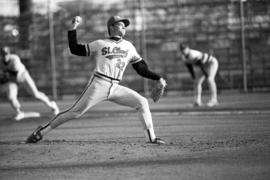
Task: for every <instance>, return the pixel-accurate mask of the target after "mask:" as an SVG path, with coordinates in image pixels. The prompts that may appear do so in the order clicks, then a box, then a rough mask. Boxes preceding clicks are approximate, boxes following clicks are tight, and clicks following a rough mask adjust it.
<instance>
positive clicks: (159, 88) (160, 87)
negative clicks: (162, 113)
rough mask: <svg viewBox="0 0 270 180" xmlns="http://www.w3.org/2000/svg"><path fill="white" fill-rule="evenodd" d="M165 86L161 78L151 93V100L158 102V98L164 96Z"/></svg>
mask: <svg viewBox="0 0 270 180" xmlns="http://www.w3.org/2000/svg"><path fill="white" fill-rule="evenodd" d="M166 86H167V83H166V81H165V80H164V79H163V78H161V79H160V80H159V81H157V83H156V84H155V85H154V87H153V88H152V91H151V98H152V99H153V101H154V102H158V100H159V99H160V97H161V96H162V95H163V94H164V90H165V87H166Z"/></svg>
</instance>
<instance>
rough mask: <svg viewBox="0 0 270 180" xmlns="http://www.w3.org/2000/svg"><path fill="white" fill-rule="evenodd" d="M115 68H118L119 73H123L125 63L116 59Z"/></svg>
mask: <svg viewBox="0 0 270 180" xmlns="http://www.w3.org/2000/svg"><path fill="white" fill-rule="evenodd" d="M115 66H116V67H117V68H119V69H120V70H121V71H123V70H124V67H125V62H123V61H121V59H117V63H116V65H115Z"/></svg>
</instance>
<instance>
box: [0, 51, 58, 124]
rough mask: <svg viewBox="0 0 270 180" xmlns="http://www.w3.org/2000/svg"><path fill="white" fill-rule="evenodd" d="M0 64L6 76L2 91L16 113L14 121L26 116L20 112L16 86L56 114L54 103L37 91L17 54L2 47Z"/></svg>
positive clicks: (56, 108) (56, 107) (56, 109)
mask: <svg viewBox="0 0 270 180" xmlns="http://www.w3.org/2000/svg"><path fill="white" fill-rule="evenodd" d="M0 54H1V62H0V67H1V69H2V68H3V69H2V71H3V73H4V74H5V76H6V81H5V82H4V83H3V84H2V86H3V89H2V90H3V91H4V92H5V93H6V96H7V98H8V100H9V102H10V104H11V106H12V107H13V109H14V110H15V111H16V116H15V117H14V119H15V120H16V121H19V120H21V119H23V118H25V117H26V116H27V113H26V112H23V111H22V110H21V104H20V102H19V100H18V86H19V85H20V86H22V87H23V88H24V89H25V90H26V91H27V92H29V94H31V95H33V96H34V97H35V98H36V99H38V100H40V101H41V102H43V103H44V104H46V105H47V106H48V107H49V108H50V109H51V110H52V111H53V113H54V115H56V114H58V112H59V108H58V106H57V104H56V103H55V102H54V101H51V100H50V99H49V98H48V97H47V95H45V94H44V93H43V92H41V91H39V90H38V88H37V86H36V84H35V82H34V80H33V79H32V77H31V75H30V74H29V72H28V70H27V69H26V67H25V66H24V64H23V63H22V62H21V59H20V57H19V56H18V55H17V54H11V52H10V48H9V47H8V46H4V47H2V48H1V50H0Z"/></svg>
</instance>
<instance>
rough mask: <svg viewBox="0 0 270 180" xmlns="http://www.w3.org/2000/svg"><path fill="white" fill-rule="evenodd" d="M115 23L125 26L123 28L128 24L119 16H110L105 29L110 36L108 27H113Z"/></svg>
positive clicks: (127, 21) (126, 20)
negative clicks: (121, 23)
mask: <svg viewBox="0 0 270 180" xmlns="http://www.w3.org/2000/svg"><path fill="white" fill-rule="evenodd" d="M117 22H123V23H124V24H125V27H128V26H129V24H130V22H129V20H128V19H124V18H121V17H120V16H111V17H110V19H109V20H108V22H107V28H108V32H109V34H110V28H109V27H110V26H112V25H114V24H115V23H117Z"/></svg>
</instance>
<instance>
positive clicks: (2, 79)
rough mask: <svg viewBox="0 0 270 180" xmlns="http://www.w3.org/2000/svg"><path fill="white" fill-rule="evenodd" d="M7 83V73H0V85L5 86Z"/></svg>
mask: <svg viewBox="0 0 270 180" xmlns="http://www.w3.org/2000/svg"><path fill="white" fill-rule="evenodd" d="M7 82H9V78H8V75H7V73H2V72H1V73H0V84H5V83H7Z"/></svg>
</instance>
